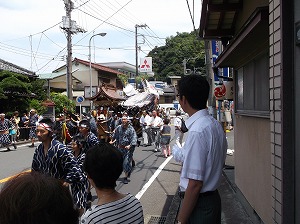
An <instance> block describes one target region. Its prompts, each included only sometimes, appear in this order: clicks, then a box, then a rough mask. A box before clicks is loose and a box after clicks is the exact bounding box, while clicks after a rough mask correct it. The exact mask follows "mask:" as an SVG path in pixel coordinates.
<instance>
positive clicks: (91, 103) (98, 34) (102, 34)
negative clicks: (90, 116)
mask: <svg viewBox="0 0 300 224" xmlns="http://www.w3.org/2000/svg"><path fill="white" fill-rule="evenodd" d="M105 35H106V33H97V34H94V35H93V36H91V37H90V41H89V62H90V70H89V72H90V97H91V98H92V96H93V93H92V84H93V80H92V62H91V40H92V38H93V37H94V36H101V37H104V36H105ZM92 106H93V101H92V100H91V99H90V107H91V110H92Z"/></svg>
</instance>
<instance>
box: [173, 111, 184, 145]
mask: <svg viewBox="0 0 300 224" xmlns="http://www.w3.org/2000/svg"><path fill="white" fill-rule="evenodd" d="M175 115H176V116H175V118H174V127H175V144H176V145H178V146H179V147H182V139H183V132H182V130H181V125H182V117H181V112H180V111H179V110H176V112H175Z"/></svg>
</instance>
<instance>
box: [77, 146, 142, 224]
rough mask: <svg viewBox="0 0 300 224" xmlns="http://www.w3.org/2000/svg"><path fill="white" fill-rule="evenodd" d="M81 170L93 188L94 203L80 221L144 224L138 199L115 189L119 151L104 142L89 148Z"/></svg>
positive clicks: (86, 223)
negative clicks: (96, 200) (94, 194)
mask: <svg viewBox="0 0 300 224" xmlns="http://www.w3.org/2000/svg"><path fill="white" fill-rule="evenodd" d="M84 170H85V172H86V173H87V175H88V178H89V181H90V183H91V185H93V186H94V188H95V189H96V193H97V197H98V202H97V205H93V206H92V207H91V209H89V210H88V211H86V213H85V214H84V215H83V216H82V220H81V223H84V224H92V223H93V224H96V223H98V224H100V223H114V224H139V223H144V217H143V208H142V205H141V203H140V202H139V201H138V199H137V198H135V197H134V196H133V195H131V194H121V193H119V192H118V191H116V189H115V187H116V181H117V179H118V178H119V176H120V175H121V173H122V170H123V158H122V154H121V153H120V151H118V150H117V149H116V148H115V147H113V146H112V145H110V144H108V143H100V144H99V145H97V146H94V147H92V148H91V149H90V150H89V151H88V152H87V154H86V158H85V162H84Z"/></svg>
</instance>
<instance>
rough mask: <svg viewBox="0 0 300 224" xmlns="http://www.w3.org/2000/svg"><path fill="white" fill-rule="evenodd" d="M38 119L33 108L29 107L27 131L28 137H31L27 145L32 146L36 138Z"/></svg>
mask: <svg viewBox="0 0 300 224" xmlns="http://www.w3.org/2000/svg"><path fill="white" fill-rule="evenodd" d="M38 120H39V116H38V115H37V113H36V110H35V109H31V110H30V111H29V123H28V126H29V127H30V131H29V138H30V139H31V145H30V146H29V147H31V148H33V147H34V140H35V139H36V133H35V130H36V123H37V122H38Z"/></svg>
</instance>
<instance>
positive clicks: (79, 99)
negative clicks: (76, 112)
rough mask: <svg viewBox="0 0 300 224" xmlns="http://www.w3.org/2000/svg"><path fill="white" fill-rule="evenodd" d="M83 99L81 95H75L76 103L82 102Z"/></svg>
mask: <svg viewBox="0 0 300 224" xmlns="http://www.w3.org/2000/svg"><path fill="white" fill-rule="evenodd" d="M83 101H84V97H83V96H77V97H76V102H77V103H82V102H83Z"/></svg>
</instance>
